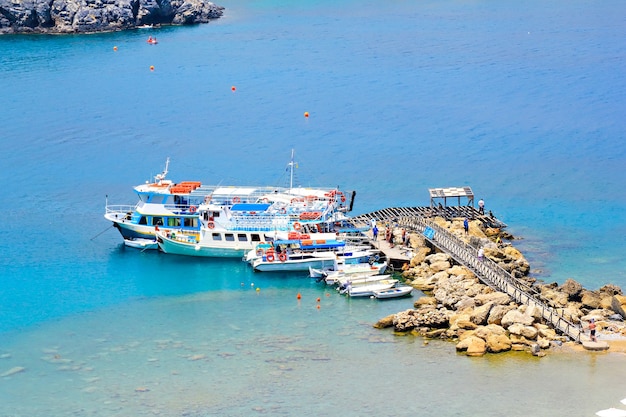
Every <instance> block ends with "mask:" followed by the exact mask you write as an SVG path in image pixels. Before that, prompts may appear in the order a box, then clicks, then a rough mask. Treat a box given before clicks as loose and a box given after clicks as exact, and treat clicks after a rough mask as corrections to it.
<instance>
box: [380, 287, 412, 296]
mask: <svg viewBox="0 0 626 417" xmlns="http://www.w3.org/2000/svg"><path fill="white" fill-rule="evenodd" d="M412 292H413V287H411V286H409V285H400V286H396V287H393V288H388V289H385V290H375V291H373V295H374V297H376V298H380V299H386V298H398V297H406V296H408V295H411V293H412Z"/></svg>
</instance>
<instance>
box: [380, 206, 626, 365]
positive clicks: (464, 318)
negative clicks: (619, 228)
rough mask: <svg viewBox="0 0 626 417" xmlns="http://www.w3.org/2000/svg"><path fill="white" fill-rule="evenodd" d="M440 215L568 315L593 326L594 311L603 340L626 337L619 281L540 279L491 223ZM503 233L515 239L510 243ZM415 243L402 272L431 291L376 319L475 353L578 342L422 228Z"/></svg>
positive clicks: (539, 349) (540, 349)
mask: <svg viewBox="0 0 626 417" xmlns="http://www.w3.org/2000/svg"><path fill="white" fill-rule="evenodd" d="M435 222H436V223H437V224H438V225H439V226H441V227H444V228H446V229H447V230H448V231H449V232H450V233H452V234H454V235H456V236H457V237H458V238H460V239H462V240H464V241H466V242H467V243H469V244H471V245H473V246H474V247H476V248H479V247H482V248H483V249H484V253H485V257H486V258H489V259H491V260H492V261H494V262H496V263H498V264H499V265H500V266H501V267H502V268H504V269H505V270H506V271H507V272H509V273H510V274H511V275H512V276H513V277H515V278H516V279H518V280H521V281H524V282H525V283H526V284H528V285H530V286H532V287H534V288H535V289H536V290H537V292H538V297H539V298H540V299H541V301H542V302H543V303H544V304H547V305H549V306H551V307H553V308H554V309H556V310H557V311H558V312H559V313H560V314H562V315H563V316H564V317H565V318H566V319H567V320H569V321H571V322H573V323H574V324H576V325H579V326H581V327H582V328H583V329H586V328H587V324H588V323H589V321H590V320H591V319H592V318H593V319H595V321H596V325H597V330H598V336H599V339H600V340H624V339H625V338H626V325H625V324H624V317H626V313H625V311H624V310H625V309H626V297H624V295H623V294H622V290H621V289H620V288H619V287H616V286H613V285H605V286H603V287H602V288H600V289H599V290H596V291H592V290H588V289H585V288H583V287H582V285H581V284H580V283H578V282H576V281H574V280H572V279H568V280H567V281H566V282H565V283H563V284H562V285H558V284H557V283H544V282H541V281H539V280H537V279H535V278H532V277H531V276H530V266H529V263H528V262H527V261H526V259H525V258H524V256H523V255H522V254H521V253H520V252H519V251H518V250H517V249H515V247H514V246H513V245H512V244H511V243H510V242H511V241H512V240H513V237H512V236H510V235H508V234H506V233H505V232H503V231H501V230H497V229H485V228H484V227H482V225H481V223H480V222H479V221H474V222H471V225H470V230H469V233H467V234H466V233H465V231H464V229H463V221H462V219H459V220H458V221H452V222H448V221H446V220H444V219H439V218H438V219H435ZM503 239H505V240H506V241H508V242H507V243H505V244H503V243H502V242H503ZM411 246H412V248H413V251H414V253H415V256H414V257H413V258H412V260H411V262H410V264H409V265H407V266H406V268H405V270H404V271H403V277H404V279H405V280H406V282H407V283H408V284H409V285H412V286H413V287H414V288H416V289H419V290H421V291H423V292H424V294H425V296H423V297H421V298H419V299H418V300H417V301H415V302H414V305H413V308H412V309H409V310H406V311H401V312H399V313H396V314H392V315H390V316H388V317H385V318H383V319H381V320H379V321H378V322H377V323H376V324H375V325H374V326H375V327H377V328H387V327H393V328H394V330H395V331H397V332H411V333H414V334H416V335H420V336H423V337H425V338H431V339H435V338H436V339H446V340H450V341H454V342H456V349H457V351H459V352H464V353H465V354H467V355H468V356H482V355H484V354H486V353H498V352H504V351H510V350H516V351H527V352H530V353H532V354H534V355H536V356H542V355H544V354H545V352H546V350H548V349H550V348H551V347H555V346H563V344H564V343H568V344H569V345H572V346H573V345H574V342H568V341H567V338H566V337H565V336H562V335H559V334H558V333H557V332H556V331H555V330H554V329H553V328H551V326H550V325H549V324H548V323H546V322H545V321H544V320H543V319H542V317H541V313H540V311H538V309H536V308H533V307H529V306H527V305H520V304H518V303H516V302H515V301H514V300H513V299H512V298H511V297H510V296H509V295H508V294H506V293H503V292H498V291H495V290H494V289H492V288H491V287H489V286H487V285H485V284H483V283H481V282H480V280H479V279H478V278H477V277H476V276H475V275H474V274H473V273H472V272H471V271H470V270H469V269H467V268H466V267H464V266H461V265H457V264H455V262H454V261H453V259H452V258H451V257H450V256H449V255H448V254H446V253H441V252H437V251H436V250H435V249H434V248H432V247H431V246H429V244H428V242H427V241H426V240H425V239H424V238H423V237H422V236H421V235H418V234H413V235H411ZM587 334H589V333H588V332H587Z"/></svg>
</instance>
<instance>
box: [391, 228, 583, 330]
mask: <svg viewBox="0 0 626 417" xmlns="http://www.w3.org/2000/svg"><path fill="white" fill-rule="evenodd" d="M398 224H399V225H400V226H401V227H404V228H407V229H411V230H415V231H417V232H419V233H421V234H422V235H424V237H425V238H426V239H427V240H428V241H430V242H431V243H432V244H433V245H435V246H437V247H438V248H439V249H441V250H443V251H444V252H446V253H448V254H449V255H450V256H451V257H452V258H453V259H454V260H455V261H456V262H458V263H459V264H461V265H464V266H466V267H467V268H468V269H470V270H471V271H472V272H473V273H474V274H475V275H476V276H477V277H478V279H480V280H481V281H482V282H483V283H484V284H486V285H488V286H490V287H491V288H493V289H494V290H497V291H501V292H504V293H506V294H508V295H509V296H510V297H511V298H513V299H514V300H515V301H516V302H518V303H520V304H526V305H528V306H530V307H533V308H536V309H538V311H539V312H540V314H541V317H543V319H544V320H546V321H547V322H549V323H551V324H552V326H553V327H554V328H555V329H556V330H557V331H560V332H561V333H563V334H564V335H566V336H568V337H569V338H571V339H572V340H574V341H576V342H580V341H581V336H582V332H581V330H580V327H578V326H577V325H575V324H574V323H572V322H570V321H569V320H567V319H566V318H565V317H563V316H562V315H561V314H559V313H558V312H557V311H556V310H555V309H554V308H552V307H550V306H549V305H547V304H546V303H545V302H543V301H542V300H540V299H539V297H540V295H539V293H538V292H537V290H536V289H535V288H533V287H531V286H530V285H528V284H526V283H525V282H522V281H520V280H518V279H516V278H514V277H513V276H512V275H511V274H510V273H508V272H507V271H506V270H504V269H503V268H502V267H500V265H498V264H497V263H495V262H493V261H492V260H491V259H489V258H486V257H483V259H482V260H481V259H479V258H478V250H477V249H476V248H474V247H472V246H470V245H468V244H467V243H465V242H464V241H463V240H461V239H459V238H457V237H456V236H454V235H452V234H451V233H449V232H448V231H446V230H445V229H444V228H442V227H440V226H438V225H437V224H435V223H433V222H431V221H428V220H426V219H422V218H419V217H402V218H400V219H399V220H398Z"/></svg>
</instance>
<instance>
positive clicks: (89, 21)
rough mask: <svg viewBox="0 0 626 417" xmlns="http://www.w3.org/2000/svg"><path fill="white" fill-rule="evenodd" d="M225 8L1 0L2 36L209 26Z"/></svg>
mask: <svg viewBox="0 0 626 417" xmlns="http://www.w3.org/2000/svg"><path fill="white" fill-rule="evenodd" d="M223 11H224V8H223V7H221V6H217V5H215V4H213V3H211V2H210V1H206V0H49V1H44V2H42V1H37V0H0V34H7V33H56V34H58V33H94V32H113V31H118V30H124V29H133V28H136V27H138V26H143V25H161V24H163V25H190V24H195V23H208V22H209V21H211V20H212V19H217V18H219V17H221V16H222V14H223Z"/></svg>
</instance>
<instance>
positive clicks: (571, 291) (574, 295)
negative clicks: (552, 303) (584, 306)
mask: <svg viewBox="0 0 626 417" xmlns="http://www.w3.org/2000/svg"><path fill="white" fill-rule="evenodd" d="M560 289H561V291H562V292H564V293H565V294H567V297H568V299H569V300H570V301H571V300H576V299H579V298H580V297H579V295H580V292H581V291H582V290H583V286H582V285H581V284H580V283H578V282H576V281H574V280H573V279H571V278H568V279H567V280H565V282H564V283H563V285H561V288H560Z"/></svg>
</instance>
